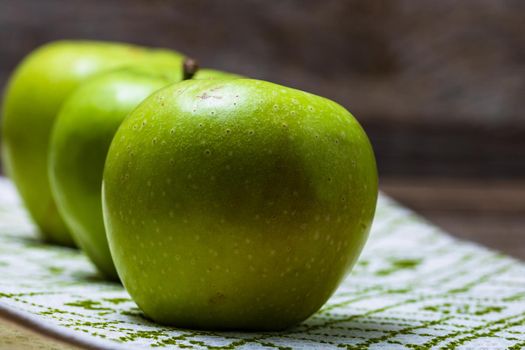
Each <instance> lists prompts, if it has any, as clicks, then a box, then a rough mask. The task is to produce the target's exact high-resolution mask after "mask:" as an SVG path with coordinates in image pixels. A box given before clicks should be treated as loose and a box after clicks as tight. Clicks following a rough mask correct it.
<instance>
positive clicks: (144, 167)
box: [102, 79, 377, 330]
mask: <svg viewBox="0 0 525 350" xmlns="http://www.w3.org/2000/svg"><path fill="white" fill-rule="evenodd" d="M102 198H103V199H102V202H103V212H104V222H105V227H106V230H107V235H108V241H109V246H110V250H111V253H112V256H113V260H114V263H115V266H116V269H117V271H118V273H119V276H120V278H121V280H122V282H123V284H124V286H125V287H126V289H127V290H128V292H129V293H130V295H131V297H132V298H133V299H134V300H135V302H136V303H137V304H138V306H139V307H140V308H141V309H142V310H143V311H144V313H145V314H146V315H147V316H148V317H150V318H152V319H153V320H155V321H157V322H159V323H162V324H169V325H175V326H179V327H191V328H204V329H249V330H279V329H284V328H287V327H290V326H292V325H294V324H296V323H298V322H301V321H303V320H304V319H306V318H307V317H309V316H310V315H311V314H312V313H314V312H315V311H317V310H318V309H319V308H320V307H321V306H322V305H323V304H324V303H325V301H326V300H327V299H328V298H329V297H330V295H331V294H332V293H333V292H334V291H335V289H336V288H337V286H338V285H339V284H340V282H341V281H342V279H343V278H344V277H345V275H346V274H347V273H348V272H349V271H350V269H351V267H352V266H353V264H354V263H355V261H356V259H357V258H358V256H359V254H360V251H361V249H362V247H363V245H364V243H365V241H366V239H367V236H368V231H369V229H370V226H371V223H372V218H373V216H374V211H375V205H376V198H377V171H376V164H375V160H374V154H373V151H372V147H371V145H370V142H369V140H368V138H367V136H366V134H365V132H364V131H363V129H362V128H361V126H360V125H359V124H358V122H357V121H356V120H355V118H354V117H353V116H352V115H351V114H350V113H349V112H348V111H347V110H346V109H345V108H343V107H341V106H340V105H338V104H337V103H335V102H332V101H330V100H328V99H325V98H322V97H319V96H316V95H312V94H309V93H306V92H303V91H299V90H295V89H291V88H287V87H284V86H279V85H276V84H272V83H268V82H264V81H257V80H251V79H236V80H189V81H184V82H181V83H179V84H175V85H171V86H169V87H167V88H164V89H162V90H160V91H158V92H156V93H154V94H153V95H151V96H150V97H148V98H147V99H146V100H145V101H144V102H143V103H141V104H140V105H139V106H138V107H137V108H136V109H135V110H134V111H133V112H132V113H131V114H130V115H129V116H128V118H126V119H125V120H124V122H123V123H122V124H121V126H120V127H119V129H118V131H117V133H116V134H115V137H114V139H113V141H112V143H111V146H110V149H109V153H108V156H107V159H106V164H105V168H104V177H103V188H102Z"/></svg>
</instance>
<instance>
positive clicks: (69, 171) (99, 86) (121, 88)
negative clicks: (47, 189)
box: [48, 64, 235, 280]
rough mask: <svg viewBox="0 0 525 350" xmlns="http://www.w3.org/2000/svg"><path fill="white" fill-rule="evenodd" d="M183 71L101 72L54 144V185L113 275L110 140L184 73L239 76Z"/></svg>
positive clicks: (78, 96) (69, 217)
mask: <svg viewBox="0 0 525 350" xmlns="http://www.w3.org/2000/svg"><path fill="white" fill-rule="evenodd" d="M201 71H202V72H203V73H199V72H200V71H199V72H197V73H196V74H195V72H194V71H191V72H190V71H186V72H183V71H182V69H180V70H174V69H165V68H164V67H160V68H159V67H157V66H155V67H151V66H149V65H137V64H135V65H134V66H132V67H126V68H122V69H117V70H114V71H110V72H108V73H103V74H98V75H95V76H94V77H93V78H90V79H88V80H87V81H86V82H84V83H82V84H81V85H80V86H79V87H78V88H77V89H76V90H74V91H73V92H72V93H71V94H70V95H69V97H68V98H67V99H66V101H65V102H64V103H63V105H62V108H61V110H60V112H59V113H58V117H57V119H56V121H55V124H54V127H53V132H52V134H51V141H50V146H49V156H48V162H49V164H48V170H49V180H50V185H51V190H52V193H53V197H54V200H55V202H56V204H57V207H58V211H59V213H60V215H61V217H62V218H63V219H64V221H65V222H66V226H67V227H68V228H69V230H70V232H71V235H72V236H73V239H74V241H75V242H76V243H77V245H78V246H79V247H80V248H81V249H82V250H83V251H84V252H85V253H86V254H87V256H88V257H89V258H90V259H91V261H93V263H94V264H95V266H97V268H98V270H99V271H100V272H101V273H102V274H103V275H104V276H106V277H107V278H109V279H113V280H117V279H118V276H117V272H116V271H115V267H114V265H113V260H112V258H111V254H110V252H109V248H108V243H107V239H106V232H105V230H104V223H103V220H102V205H101V194H100V191H101V183H102V171H103V168H104V162H105V159H106V155H107V151H108V148H109V144H110V142H111V140H112V139H113V135H114V134H115V132H116V130H117V128H118V126H119V125H120V123H121V122H122V120H124V118H125V117H126V116H127V115H128V114H129V112H131V111H132V110H133V109H134V108H135V107H136V106H137V105H138V104H139V103H140V102H142V100H144V99H145V98H146V97H147V96H149V95H150V94H151V93H153V92H154V91H155V90H158V89H160V88H162V87H164V86H166V85H168V84H169V83H172V82H178V81H181V80H182V79H183V76H184V75H187V76H188V77H191V76H194V77H195V78H196V79H212V78H224V77H235V75H234V74H231V73H226V72H220V71H214V70H207V69H203V70H201Z"/></svg>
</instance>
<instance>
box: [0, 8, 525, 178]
mask: <svg viewBox="0 0 525 350" xmlns="http://www.w3.org/2000/svg"><path fill="white" fill-rule="evenodd" d="M524 17H525V2H524V1H520V0H505V1H492V0H465V1H455V0H441V1H434V0H422V1H411V0H378V1H368V0H348V1H341V0H324V1H317V0H288V1H273V2H272V1H266V0H224V1H213V0H172V1H163V0H120V1H119V0H113V1H104V0H92V1H84V0H67V1H66V0H46V1H41V0H16V1H14V0H0V42H1V43H2V45H0V62H1V64H0V86H2V85H4V84H5V83H6V81H7V78H8V75H9V74H10V72H11V71H12V69H13V68H14V67H15V66H16V64H17V63H18V62H19V61H20V60H21V59H22V58H23V57H24V56H25V55H26V54H27V53H29V52H30V51H31V50H33V49H35V48H36V47H37V46H39V45H41V44H43V43H46V42H48V41H51V40H57V39H63V38H83V39H97V40H117V41H128V42H133V43H138V44H144V45H150V46H162V47H169V48H172V49H175V50H179V51H181V52H184V53H186V54H188V55H190V56H193V57H195V58H197V59H198V60H200V62H201V65H202V66H209V67H215V68H219V69H224V70H230V71H233V72H237V73H240V74H244V75H246V76H249V77H253V78H258V79H264V80H270V81H274V82H277V83H281V84H285V85H289V86H293V87H298V88H300V89H304V90H306V91H310V92H313V93H317V94H320V95H322V96H326V97H328V98H332V99H334V100H335V101H337V102H339V103H341V104H343V105H344V106H345V107H347V108H348V109H349V110H350V111H351V112H352V113H354V114H355V115H356V116H357V118H358V119H359V121H360V122H361V123H362V124H363V125H364V127H365V129H366V131H367V133H368V134H369V135H370V138H371V139H372V142H373V144H374V146H375V149H376V153H377V158H378V160H379V162H378V163H379V168H380V171H381V174H382V175H385V176H447V177H457V176H462V177H480V178H495V177H513V178H518V177H520V178H525V151H523V150H524V149H525V118H524V116H523V111H524V110H525V99H524V98H523V96H525V21H524V20H523V18H524Z"/></svg>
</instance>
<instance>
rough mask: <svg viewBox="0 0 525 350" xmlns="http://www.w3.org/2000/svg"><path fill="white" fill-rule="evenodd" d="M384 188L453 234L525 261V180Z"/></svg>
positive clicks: (414, 182) (388, 181)
mask: <svg viewBox="0 0 525 350" xmlns="http://www.w3.org/2000/svg"><path fill="white" fill-rule="evenodd" d="M380 187H381V189H382V190H383V191H384V192H385V193H386V194H388V195H390V196H392V197H393V198H395V199H396V200H398V201H399V202H400V203H402V204H403V205H405V206H407V207H409V208H411V209H414V210H415V211H416V212H417V213H419V214H420V215H422V216H423V217H425V218H426V219H428V220H429V221H430V222H432V223H433V224H435V225H437V226H439V227H441V228H443V229H444V230H445V231H447V232H449V233H450V234H452V235H454V236H456V237H459V238H461V239H466V240H469V241H473V242H477V243H480V244H482V245H484V246H487V247H489V248H492V249H495V250H499V251H501V252H503V253H506V254H510V255H512V256H514V257H516V258H520V259H522V260H525V181H523V180H479V179H470V180H457V179H456V180H453V179H439V178H438V179H420V178H414V179H407V178H398V179H395V178H383V179H381V184H380Z"/></svg>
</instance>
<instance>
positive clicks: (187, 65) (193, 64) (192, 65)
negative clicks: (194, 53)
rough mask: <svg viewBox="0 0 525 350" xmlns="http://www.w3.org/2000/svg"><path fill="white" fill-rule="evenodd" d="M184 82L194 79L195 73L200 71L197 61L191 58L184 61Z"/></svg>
mask: <svg viewBox="0 0 525 350" xmlns="http://www.w3.org/2000/svg"><path fill="white" fill-rule="evenodd" d="M182 67H183V71H182V80H188V79H191V78H193V76H194V75H195V73H197V71H198V70H199V64H198V63H197V61H196V60H194V59H193V58H190V57H186V58H185V59H184V64H183V65H182Z"/></svg>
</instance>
